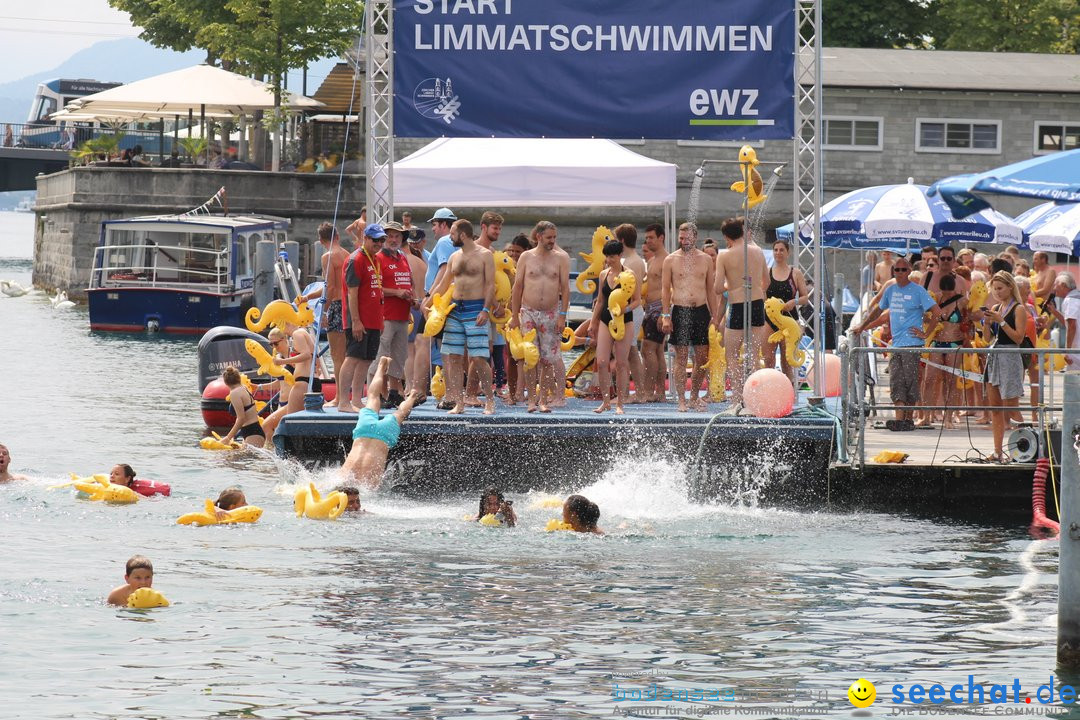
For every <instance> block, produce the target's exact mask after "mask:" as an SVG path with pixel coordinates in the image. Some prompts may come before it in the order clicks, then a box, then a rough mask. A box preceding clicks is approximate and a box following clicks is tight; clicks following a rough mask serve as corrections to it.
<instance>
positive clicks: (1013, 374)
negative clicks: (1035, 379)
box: [983, 270, 1028, 464]
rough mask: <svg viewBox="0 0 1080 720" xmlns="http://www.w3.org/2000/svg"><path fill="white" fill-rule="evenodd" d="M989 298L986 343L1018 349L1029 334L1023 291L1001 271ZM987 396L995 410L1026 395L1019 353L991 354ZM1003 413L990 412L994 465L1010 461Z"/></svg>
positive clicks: (1007, 274)
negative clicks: (992, 300) (990, 300)
mask: <svg viewBox="0 0 1080 720" xmlns="http://www.w3.org/2000/svg"><path fill="white" fill-rule="evenodd" d="M990 294H991V295H992V296H993V298H994V299H995V300H996V301H997V303H996V304H995V305H994V306H993V307H992V308H989V309H987V310H986V319H987V320H988V321H989V322H988V324H987V325H986V326H985V328H984V329H983V337H984V339H986V340H988V341H989V340H990V339H991V338H993V343H992V344H991V347H993V348H999V347H1000V348H1014V347H1019V346H1020V345H1021V344H1022V343H1023V341H1024V336H1025V334H1026V332H1027V319H1028V310H1027V307H1025V305H1024V303H1023V301H1022V300H1021V299H1020V290H1019V289H1018V288H1017V287H1016V280H1014V279H1013V276H1012V273H1009V272H1006V271H1004V270H999V271H998V272H996V273H994V276H993V277H992V278H991V279H990ZM986 392H987V399H988V400H989V401H990V405H991V406H992V407H997V408H1000V407H1001V406H1005V407H1017V405H1018V404H1019V399H1020V396H1021V395H1023V394H1024V362H1023V360H1022V358H1021V356H1020V354H1019V353H1001V354H997V353H993V352H991V353H990V358H989V360H988V361H987V363H986ZM1008 412H1009V411H1007V410H1004V409H995V410H991V411H990V419H991V424H992V425H993V429H994V454H993V455H990V456H988V457H987V458H986V459H987V460H988V461H991V462H999V463H1002V464H1004V463H1008V462H1010V461H1011V458H1010V456H1009V455H1006V454H1005V452H1004V450H1003V449H1002V444H1003V443H1004V441H1005V423H1006V418H1007V413H1008Z"/></svg>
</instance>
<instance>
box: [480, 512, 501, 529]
mask: <svg viewBox="0 0 1080 720" xmlns="http://www.w3.org/2000/svg"><path fill="white" fill-rule="evenodd" d="M478 522H479V523H480V524H481V525H487V526H488V527H502V526H503V521H502V520H500V519H499V518H497V517H495V513H488V514H487V515H485V516H484V517H482V518H480V520H479V521H478Z"/></svg>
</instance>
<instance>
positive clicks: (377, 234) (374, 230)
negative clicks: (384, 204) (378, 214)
mask: <svg viewBox="0 0 1080 720" xmlns="http://www.w3.org/2000/svg"><path fill="white" fill-rule="evenodd" d="M364 234H365V235H367V236H368V237H369V238H371V239H372V240H378V239H380V238H384V237H386V230H384V229H383V226H382V225H380V224H379V223H371V224H370V225H368V226H367V227H366V228H364Z"/></svg>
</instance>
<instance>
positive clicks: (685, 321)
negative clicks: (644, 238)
mask: <svg viewBox="0 0 1080 720" xmlns="http://www.w3.org/2000/svg"><path fill="white" fill-rule="evenodd" d="M697 239H698V230H697V225H695V224H693V223H683V224H682V225H680V226H679V249H678V250H676V251H675V252H673V253H671V254H670V255H668V256H667V257H666V258H664V264H663V275H662V278H661V285H662V292H663V295H662V298H661V305H662V312H661V313H660V322H661V330H662V331H663V332H665V333H669V334H670V335H671V344H672V345H674V346H675V369H674V372H673V373H672V382H673V383H674V386H675V392H676V393H677V395H678V398H679V412H686V411H687V402H686V359H687V355H688V354H689V352H690V347H691V346H693V348H694V372H693V374H692V375H691V380H690V407H692V408H693V409H694V410H705V409H706V408H707V407H708V406H707V404H706V402H705V400H704V399H703V398H702V397H701V383H702V380H703V379H704V378H705V371H704V370H703V369H702V367H701V366H702V365H704V364H705V363H706V362H707V361H708V360H709V322H710V321H711V320H713V316H714V315H715V312H716V296H715V295H714V294H713V292H712V287H713V264H712V258H711V257H710V256H709V255H708V254H707V253H705V251H703V250H700V249H699V248H698V247H697Z"/></svg>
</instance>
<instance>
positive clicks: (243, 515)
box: [176, 500, 263, 526]
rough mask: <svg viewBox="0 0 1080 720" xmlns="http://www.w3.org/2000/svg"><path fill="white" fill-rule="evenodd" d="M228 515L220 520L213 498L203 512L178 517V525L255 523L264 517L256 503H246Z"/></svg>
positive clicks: (229, 511)
mask: <svg viewBox="0 0 1080 720" xmlns="http://www.w3.org/2000/svg"><path fill="white" fill-rule="evenodd" d="M226 512H227V513H228V517H226V518H225V519H223V520H218V517H217V508H216V507H214V502H213V500H207V501H206V508H205V509H203V511H202V512H193V513H188V514H187V515H181V516H180V517H178V518H177V519H176V524H177V525H199V526H201V525H230V524H233V523H253V522H255V521H256V520H258V519H259V518H260V517H262V512H263V511H262V508H259V507H255V506H254V505H244V506H243V507H238V508H233V509H232V510H228V511H226Z"/></svg>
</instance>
